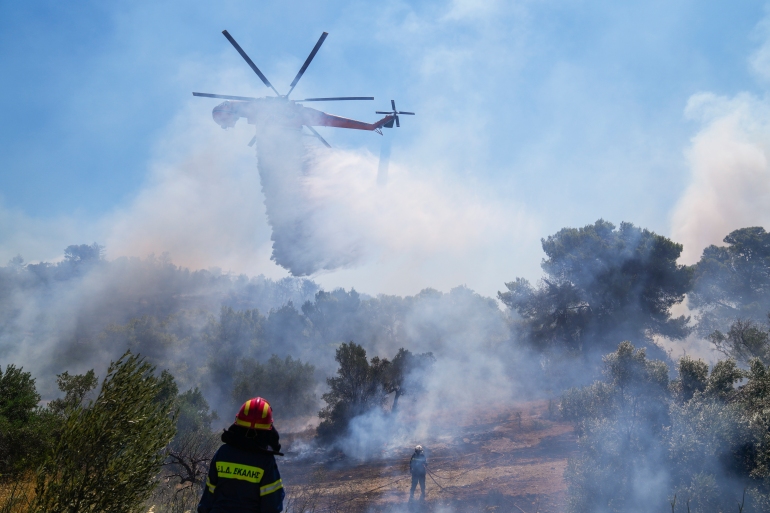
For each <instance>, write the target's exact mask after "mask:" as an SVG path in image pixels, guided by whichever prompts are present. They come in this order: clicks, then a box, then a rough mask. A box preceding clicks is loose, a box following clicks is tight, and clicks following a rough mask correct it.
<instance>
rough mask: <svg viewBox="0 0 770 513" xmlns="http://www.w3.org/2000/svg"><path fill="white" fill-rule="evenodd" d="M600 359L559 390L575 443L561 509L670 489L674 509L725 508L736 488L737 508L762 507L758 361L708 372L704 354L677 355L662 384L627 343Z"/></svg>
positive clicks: (765, 492) (621, 505)
mask: <svg viewBox="0 0 770 513" xmlns="http://www.w3.org/2000/svg"><path fill="white" fill-rule="evenodd" d="M604 364H605V379H604V380H603V381H602V382H597V383H594V384H593V385H592V386H590V387H584V388H582V389H572V390H570V391H568V392H567V393H565V394H564V396H563V398H562V403H561V411H562V414H563V416H564V417H565V418H567V419H570V420H573V421H574V422H575V424H576V431H577V433H578V436H579V439H578V443H579V446H580V453H579V455H578V456H577V457H575V458H572V459H571V460H570V462H569V465H568V468H567V471H566V472H565V479H566V480H567V483H568V487H569V509H570V511H571V512H573V513H578V512H580V513H588V512H594V511H618V512H620V511H657V510H659V511H662V510H663V508H664V504H665V498H666V497H672V496H674V495H676V497H677V498H678V502H679V508H682V509H681V511H684V507H685V506H687V507H688V508H689V511H691V512H692V513H696V512H700V513H711V512H714V511H730V510H733V509H734V508H735V507H736V504H738V503H741V501H742V497H741V495H740V493H741V491H742V490H743V489H744V488H747V489H748V492H749V494H748V496H747V503H746V509H745V511H764V510H765V509H763V508H764V506H763V505H766V504H769V503H770V501H769V500H768V498H769V497H770V486H768V485H769V484H770V479H769V478H770V465H768V463H770V414H768V412H770V369H769V368H768V367H766V366H765V365H764V364H763V363H762V362H761V361H760V360H759V359H753V360H751V361H750V369H749V371H748V372H743V371H741V370H740V369H739V368H738V366H737V364H736V362H735V361H734V360H725V361H720V362H717V363H716V364H715V365H714V366H713V367H712V369H711V372H710V373H709V369H708V366H707V365H706V364H705V363H703V362H701V361H698V360H694V359H692V358H690V357H687V356H685V357H683V358H681V359H680V360H679V362H678V366H677V368H678V378H677V379H675V380H673V381H672V382H671V383H670V384H668V378H667V369H666V367H665V365H664V364H663V363H662V362H657V361H652V360H648V359H647V358H646V355H645V354H644V351H643V350H636V349H635V348H634V347H633V346H632V345H631V344H630V343H628V342H624V343H622V344H620V346H619V347H618V350H617V351H615V352H614V353H612V354H609V355H607V356H606V357H605V358H604ZM743 378H746V379H747V381H746V382H745V384H744V385H743V386H742V387H741V388H740V389H738V388H736V387H735V385H736V383H737V382H738V381H740V380H741V379H743ZM676 511H680V510H676Z"/></svg>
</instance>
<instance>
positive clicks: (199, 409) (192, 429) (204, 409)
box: [174, 387, 219, 440]
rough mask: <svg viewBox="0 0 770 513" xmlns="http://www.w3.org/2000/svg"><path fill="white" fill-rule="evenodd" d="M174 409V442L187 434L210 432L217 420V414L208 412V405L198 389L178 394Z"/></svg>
mask: <svg viewBox="0 0 770 513" xmlns="http://www.w3.org/2000/svg"><path fill="white" fill-rule="evenodd" d="M176 409H177V417H176V436H175V438H174V439H175V440H179V439H181V438H182V437H184V436H186V435H187V434H189V433H197V432H200V431H206V430H210V429H211V423H212V422H214V421H215V420H217V419H219V416H218V415H217V412H215V411H211V410H210V408H209V403H208V402H207V401H206V399H205V398H204V397H203V393H201V391H200V390H199V389H198V387H195V388H192V389H190V390H188V391H187V392H184V393H182V394H179V395H178V396H177V397H176Z"/></svg>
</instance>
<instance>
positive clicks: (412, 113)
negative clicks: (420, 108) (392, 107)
mask: <svg viewBox="0 0 770 513" xmlns="http://www.w3.org/2000/svg"><path fill="white" fill-rule="evenodd" d="M398 113H399V114H409V115H410V116H414V112H404V111H403V110H400V111H398Z"/></svg>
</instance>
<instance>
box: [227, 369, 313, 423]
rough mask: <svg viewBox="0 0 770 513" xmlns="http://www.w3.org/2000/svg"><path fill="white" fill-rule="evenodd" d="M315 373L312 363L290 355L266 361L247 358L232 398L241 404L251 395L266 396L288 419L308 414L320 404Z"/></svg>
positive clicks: (237, 374)
mask: <svg viewBox="0 0 770 513" xmlns="http://www.w3.org/2000/svg"><path fill="white" fill-rule="evenodd" d="M314 373H315V367H313V366H312V365H311V364H309V363H302V361H301V360H295V359H294V358H292V357H291V356H287V357H286V358H285V359H281V358H279V357H278V356H277V355H272V356H271V357H270V359H269V360H268V361H267V362H266V363H264V364H262V363H259V361H257V360H256V359H254V358H245V359H243V360H241V362H240V368H239V369H238V372H236V373H235V380H234V386H233V390H232V398H233V401H234V402H235V403H236V404H239V405H240V404H243V402H244V401H246V400H247V399H249V398H251V397H257V396H260V397H264V398H265V399H267V400H268V402H270V405H271V406H272V407H273V411H274V412H275V414H276V415H279V416H281V417H282V418H286V419H288V418H293V417H299V416H303V415H308V414H310V413H311V412H312V411H313V408H315V406H316V404H317V403H316V396H315V394H314V393H313V389H314V388H315V379H314Z"/></svg>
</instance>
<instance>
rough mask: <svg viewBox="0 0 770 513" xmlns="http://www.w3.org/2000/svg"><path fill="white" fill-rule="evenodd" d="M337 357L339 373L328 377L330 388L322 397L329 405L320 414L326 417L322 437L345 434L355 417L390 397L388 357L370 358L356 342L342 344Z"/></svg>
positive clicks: (320, 431) (380, 404)
mask: <svg viewBox="0 0 770 513" xmlns="http://www.w3.org/2000/svg"><path fill="white" fill-rule="evenodd" d="M334 359H335V360H336V361H337V363H339V369H337V376H335V377H333V378H328V379H327V380H326V383H327V384H328V385H329V389H330V390H329V392H327V393H325V394H324V395H323V396H322V398H323V400H324V401H325V402H326V407H325V408H324V409H322V410H321V411H320V412H319V413H318V416H319V417H320V418H321V419H322V420H321V424H320V425H319V426H318V431H317V432H318V436H319V438H321V439H326V440H329V439H333V438H336V437H337V436H340V435H343V434H344V432H345V430H346V429H347V426H348V423H349V422H350V420H351V419H353V418H354V417H356V416H358V415H361V414H363V413H366V412H368V411H369V410H371V409H373V408H376V407H382V405H383V403H384V402H385V398H386V397H387V392H386V391H385V388H384V387H383V382H384V381H385V375H386V373H387V371H388V367H389V366H390V362H389V361H388V360H387V359H380V358H379V357H377V356H375V357H374V358H372V359H371V361H369V360H367V359H366V350H365V349H364V348H363V347H361V346H360V345H358V344H356V343H354V342H352V341H351V342H349V343H347V344H342V345H340V346H339V347H338V348H337V352H336V354H335V356H334Z"/></svg>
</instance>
